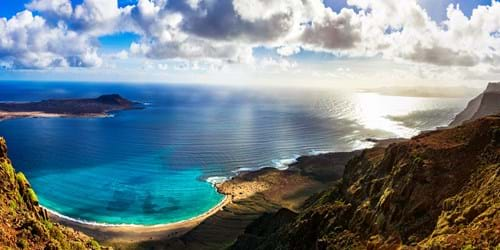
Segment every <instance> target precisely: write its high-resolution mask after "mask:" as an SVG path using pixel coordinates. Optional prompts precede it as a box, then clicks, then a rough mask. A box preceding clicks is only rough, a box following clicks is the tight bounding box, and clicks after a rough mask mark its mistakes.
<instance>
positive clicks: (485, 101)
mask: <svg viewBox="0 0 500 250" xmlns="http://www.w3.org/2000/svg"><path fill="white" fill-rule="evenodd" d="M499 112H500V82H498V83H489V84H488V87H487V88H486V90H485V91H484V92H483V93H482V94H480V95H479V96H477V97H475V98H474V99H472V100H471V101H470V102H469V103H468V104H467V107H466V108H465V109H464V110H463V111H462V112H460V113H459V114H457V116H456V117H455V119H454V120H453V121H452V122H451V123H450V126H451V127H455V126H458V125H461V124H463V123H464V122H467V121H472V120H475V119H478V118H481V117H484V116H487V115H493V114H497V113H499Z"/></svg>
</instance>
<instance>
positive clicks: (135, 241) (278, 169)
mask: <svg viewBox="0 0 500 250" xmlns="http://www.w3.org/2000/svg"><path fill="white" fill-rule="evenodd" d="M400 140H405V139H394V138H391V139H380V140H377V141H371V142H372V143H373V145H371V147H387V146H388V144H391V143H393V142H398V141H400ZM371 147H367V148H371ZM361 151H362V149H358V150H353V151H349V152H313V153H311V154H305V155H300V156H299V155H296V156H294V157H293V158H288V159H282V160H279V161H276V162H275V164H273V167H260V168H257V169H240V170H239V171H236V172H234V173H235V176H230V177H210V178H212V181H210V180H209V179H210V178H207V180H206V181H207V182H209V183H211V184H212V185H213V186H214V188H216V190H217V192H218V193H220V194H222V195H224V199H223V200H222V201H221V202H219V203H218V204H217V205H215V206H214V207H213V208H211V209H210V210H208V211H207V212H205V213H203V214H200V215H198V216H196V217H193V218H190V219H187V220H183V221H178V222H173V223H166V224H158V225H135V224H105V223H95V222H86V221H81V220H77V219H74V218H70V217H67V216H64V215H61V214H59V213H57V212H55V211H51V210H50V209H46V208H45V209H46V210H47V212H48V214H49V217H50V218H51V219H52V220H53V221H55V222H58V223H60V224H63V225H65V226H68V227H71V228H73V229H75V230H78V231H81V232H84V233H85V234H87V235H89V236H92V237H94V238H95V239H97V240H98V241H99V242H101V243H103V244H108V245H113V246H120V247H123V246H130V245H142V244H145V243H146V245H147V244H153V245H154V244H158V243H159V242H162V243H160V245H161V244H164V243H167V244H170V243H171V242H172V241H174V242H175V241H177V240H178V239H181V238H184V237H186V236H187V237H191V235H190V234H192V232H196V231H200V230H201V231H204V230H207V231H209V232H210V231H212V230H213V229H207V227H208V228H210V227H211V225H212V226H213V224H214V223H213V221H214V220H215V221H219V220H221V219H220V218H221V217H222V218H224V217H231V218H232V219H230V220H228V221H230V222H228V221H223V222H220V223H222V226H227V225H228V224H231V223H233V222H234V221H235V220H240V219H241V216H242V215H241V214H240V215H238V214H239V213H236V214H234V211H235V210H239V209H240V208H242V206H243V207H247V206H248V204H247V202H248V201H251V202H255V200H258V202H257V204H259V206H270V207H275V208H276V207H286V208H288V209H291V210H292V211H299V210H300V206H301V204H302V203H303V202H305V200H306V199H307V198H308V197H309V196H310V195H312V194H314V193H316V192H318V191H320V190H323V189H325V188H327V187H328V185H329V184H330V183H331V182H332V181H335V180H337V179H339V178H340V177H341V174H342V172H343V166H344V165H345V163H347V161H348V160H349V159H351V158H352V156H354V155H357V154H359V153H360V152H361ZM276 163H279V164H276ZM215 179H217V180H218V181H215ZM219 181H221V182H219ZM287 196H290V197H294V196H296V197H295V198H293V199H291V200H290V199H288V198H286V197H287ZM260 197H262V198H263V199H262V200H261V198H260ZM260 200H261V201H260ZM233 204H234V205H233ZM266 204H267V205H266ZM249 208H250V207H249ZM226 210H228V211H229V213H230V214H232V215H230V216H227V214H228V211H226ZM266 211H268V212H269V211H274V210H273V209H271V210H266ZM262 212H264V211H262ZM250 214H252V215H251V216H256V217H258V216H260V214H261V212H255V211H254V212H250ZM234 216H236V217H234ZM256 217H255V218H256ZM252 218H253V217H252ZM245 220H246V219H243V220H242V222H241V223H242V225H244V226H245V227H246V225H247V224H248V223H250V222H251V221H253V219H252V220H249V221H245ZM215 224H217V223H215ZM200 226H201V228H200ZM243 229H244V227H242V230H243ZM195 234H197V233H195ZM202 234H204V233H202ZM236 236H237V235H236ZM148 242H149V243H148ZM155 242H156V243H155ZM174 249H175V247H174Z"/></svg>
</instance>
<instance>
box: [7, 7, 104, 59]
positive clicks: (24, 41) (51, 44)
mask: <svg viewBox="0 0 500 250" xmlns="http://www.w3.org/2000/svg"><path fill="white" fill-rule="evenodd" d="M96 51H97V48H96V47H95V46H94V45H93V43H92V42H91V41H90V40H89V39H88V38H87V37H86V36H81V35H80V34H78V33H77V32H74V31H71V30H68V29H66V27H65V26H58V27H49V26H48V25H47V23H46V20H45V19H44V18H42V17H39V16H33V14H32V13H31V12H30V11H27V10H26V11H23V12H19V13H18V14H17V15H16V16H14V17H12V18H10V19H9V20H7V19H5V18H3V19H0V61H2V62H3V64H5V65H8V66H9V67H11V68H47V67H67V66H73V67H92V66H99V65H100V64H101V63H102V59H101V58H100V57H99V56H98V55H97V52H96Z"/></svg>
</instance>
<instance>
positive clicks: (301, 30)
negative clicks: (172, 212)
mask: <svg viewBox="0 0 500 250" xmlns="http://www.w3.org/2000/svg"><path fill="white" fill-rule="evenodd" d="M347 4H348V5H347V7H345V8H343V9H341V10H340V11H338V12H336V11H334V10H332V9H331V8H329V7H327V6H326V5H325V4H324V3H323V2H322V1H321V0H217V1H214V0H178V1H174V0H169V1H167V0H139V1H138V2H137V3H136V4H134V5H129V6H126V7H119V6H118V3H117V1H112V0H84V1H83V2H82V3H81V4H79V5H76V6H74V5H72V4H71V2H70V1H69V0H33V1H32V2H31V3H29V4H27V5H26V10H24V11H22V12H19V13H17V15H15V16H13V17H11V18H8V19H7V18H1V19H0V65H2V66H3V67H6V68H13V69H20V68H21V69H22V68H28V69H43V68H50V67H97V66H100V65H102V64H103V58H104V57H103V55H101V54H100V53H99V43H98V38H99V37H101V36H105V35H113V34H117V33H121V32H132V33H135V34H138V35H139V36H140V39H139V40H138V41H136V42H134V43H132V44H131V45H130V48H129V51H128V52H123V53H122V54H121V56H115V57H113V58H124V59H126V58H129V57H131V56H133V57H144V58H149V59H187V60H195V59H209V60H219V61H220V62H226V63H244V64H251V63H255V62H256V60H255V58H254V55H253V49H254V48H257V47H266V48H271V49H275V50H276V53H277V54H279V55H281V56H283V57H287V56H292V55H295V54H297V53H300V52H301V51H320V52H325V53H332V54H335V55H338V56H344V57H382V58H385V59H389V60H394V61H405V62H410V63H416V64H429V65H436V66H439V67H474V66H481V67H489V68H495V67H497V66H498V65H500V3H498V2H496V1H492V3H491V6H478V7H477V8H476V9H475V10H474V11H473V12H472V15H471V16H470V17H467V16H465V15H464V13H463V12H462V11H461V10H460V9H459V6H458V5H453V4H451V5H450V6H449V7H448V9H447V19H446V20H445V21H443V22H440V23H437V22H435V21H434V20H432V18H431V17H430V16H429V15H428V14H427V12H426V11H425V9H423V8H422V7H421V6H420V5H419V4H418V2H417V0H407V1H399V0H348V1H347ZM125 54H126V55H127V56H124V55H125ZM282 61H283V62H284V61H285V60H282ZM268 63H269V62H268Z"/></svg>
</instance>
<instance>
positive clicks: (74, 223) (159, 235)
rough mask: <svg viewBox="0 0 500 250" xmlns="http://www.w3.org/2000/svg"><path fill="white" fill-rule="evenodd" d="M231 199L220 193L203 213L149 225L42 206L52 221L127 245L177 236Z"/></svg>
mask: <svg viewBox="0 0 500 250" xmlns="http://www.w3.org/2000/svg"><path fill="white" fill-rule="evenodd" d="M231 202H232V200H231V197H230V196H228V195H224V198H223V199H222V201H220V202H219V203H218V204H216V205H215V206H214V207H212V208H211V209H210V210H208V211H206V212H205V213H203V214H200V215H198V216H195V217H192V218H189V219H186V220H182V221H178V222H172V223H165V224H158V225H150V226H149V225H136V224H105V223H96V222H86V221H81V220H77V219H74V218H70V217H67V216H64V215H61V214H59V213H57V212H55V211H52V210H50V209H48V208H45V207H43V206H42V207H43V208H44V209H45V210H46V211H47V213H48V215H49V217H50V219H51V220H53V221H54V222H57V223H60V224H62V225H65V226H68V227H71V228H73V229H75V230H78V231H81V232H84V233H85V234H87V235H89V236H92V237H94V238H95V239H97V240H99V241H101V242H106V243H128V244H130V243H139V242H144V241H158V240H168V239H170V238H173V237H179V236H181V235H183V234H184V233H186V232H188V231H190V230H191V229H193V228H194V227H196V226H198V225H199V224H200V223H202V222H203V221H204V220H205V219H207V218H208V217H210V216H212V215H214V214H216V213H217V212H219V211H221V210H223V209H224V207H225V206H226V205H228V204H230V203H231Z"/></svg>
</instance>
